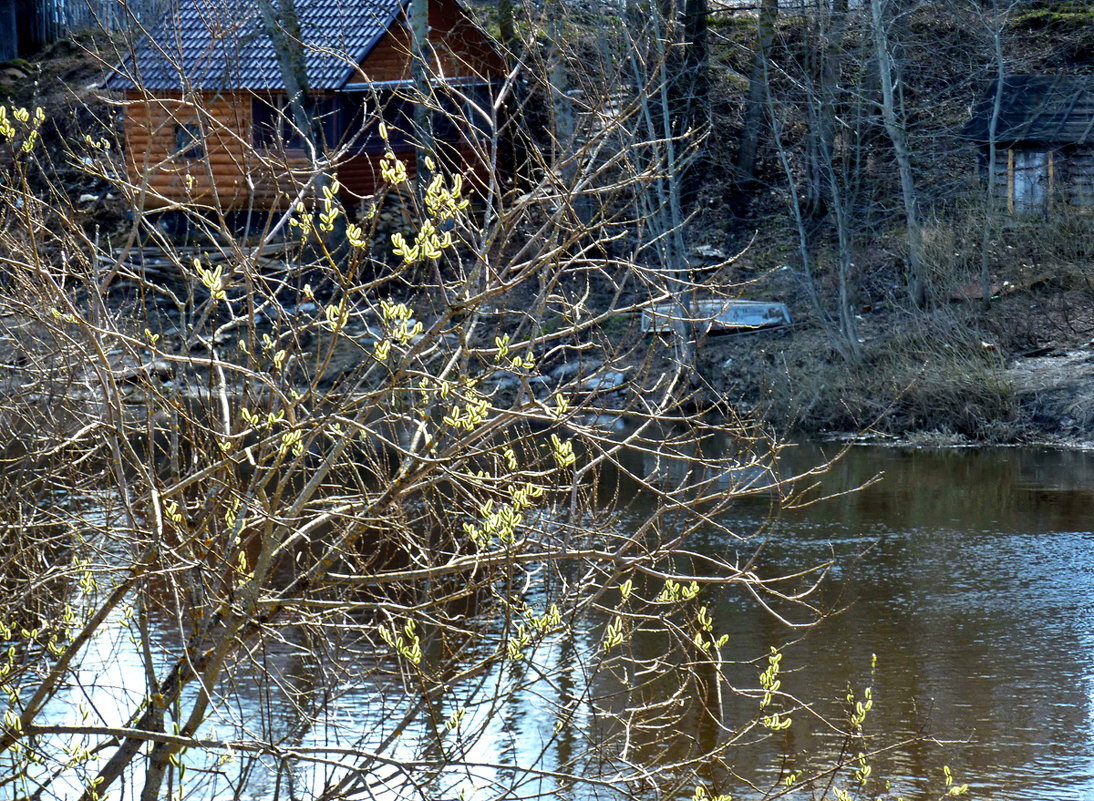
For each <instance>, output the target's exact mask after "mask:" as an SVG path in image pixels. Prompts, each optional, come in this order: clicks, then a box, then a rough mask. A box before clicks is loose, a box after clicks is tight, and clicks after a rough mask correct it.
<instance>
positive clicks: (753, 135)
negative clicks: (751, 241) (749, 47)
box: [736, 0, 779, 190]
mask: <svg viewBox="0 0 1094 801" xmlns="http://www.w3.org/2000/svg"><path fill="white" fill-rule="evenodd" d="M778 15H779V0H761V3H760V11H759V15H758V16H757V18H756V47H755V49H754V50H753V51H752V72H751V74H750V75H749V78H748V99H747V100H746V101H745V118H744V125H743V126H742V128H741V140H740V144H739V145H738V147H737V163H736V168H737V183H738V186H739V187H740V188H741V189H745V190H747V189H750V188H751V187H752V185H753V184H754V182H755V180H756V159H757V156H758V155H759V152H760V138H761V134H762V132H763V129H764V121H765V117H766V116H767V115H766V114H765V106H766V104H765V102H764V92H765V91H766V88H765V82H766V75H767V60H768V58H770V55H771V45H772V44H773V43H774V41H775V20H776V19H777V18H778Z"/></svg>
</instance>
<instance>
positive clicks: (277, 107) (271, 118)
mask: <svg viewBox="0 0 1094 801" xmlns="http://www.w3.org/2000/svg"><path fill="white" fill-rule="evenodd" d="M314 108H315V115H316V116H317V117H318V118H319V128H320V132H321V134H322V136H323V140H324V141H323V142H322V144H324V145H326V146H334V145H336V144H337V143H338V140H339V139H340V138H341V136H340V133H341V132H340V128H341V125H340V122H341V116H342V114H341V108H342V103H341V98H337V97H321V98H318V99H317V100H316V101H315V106H314ZM251 127H252V141H253V142H254V145H255V147H259V148H263V149H266V150H303V149H304V136H303V135H302V134H301V132H300V129H299V128H297V126H296V123H295V120H294V119H293V113H292V107H291V105H290V104H289V101H288V98H287V97H286V96H285V95H266V96H262V95H255V96H253V97H252V98H251Z"/></svg>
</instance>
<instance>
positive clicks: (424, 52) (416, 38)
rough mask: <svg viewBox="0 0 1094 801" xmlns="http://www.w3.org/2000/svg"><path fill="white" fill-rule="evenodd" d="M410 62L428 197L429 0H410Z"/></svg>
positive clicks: (421, 176) (421, 183)
mask: <svg viewBox="0 0 1094 801" xmlns="http://www.w3.org/2000/svg"><path fill="white" fill-rule="evenodd" d="M410 29H411V64H412V67H411V69H412V72H413V76H414V94H415V97H414V141H415V149H414V152H415V159H416V161H417V167H418V194H419V195H421V196H422V197H424V196H425V190H426V187H427V186H429V181H430V175H429V172H430V170H429V168H428V165H427V164H426V159H428V158H431V157H432V155H433V150H434V148H433V124H432V123H433V114H432V112H431V110H430V107H429V103H428V101H429V99H430V98H431V96H432V88H431V86H430V75H431V73H432V70H431V69H430V63H429V58H430V48H429V0H411V3H410Z"/></svg>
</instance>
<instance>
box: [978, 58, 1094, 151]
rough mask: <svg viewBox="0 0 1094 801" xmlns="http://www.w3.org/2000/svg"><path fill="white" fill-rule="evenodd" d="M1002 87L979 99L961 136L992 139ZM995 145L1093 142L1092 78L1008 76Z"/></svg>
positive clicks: (993, 83)
mask: <svg viewBox="0 0 1094 801" xmlns="http://www.w3.org/2000/svg"><path fill="white" fill-rule="evenodd" d="M997 85H998V81H993V82H992V85H991V86H990V87H989V88H988V91H987V92H986V93H985V94H984V96H983V98H981V100H980V102H979V103H978V104H977V106H976V110H975V111H974V113H973V116H972V119H971V120H969V122H968V123H967V124H966V125H965V128H964V130H963V131H962V135H963V136H965V137H966V138H968V139H972V140H973V141H976V142H987V141H988V140H989V139H990V131H991V118H992V111H993V108H994V105H995V93H996V86H997ZM995 141H996V142H1007V143H1018V142H1030V143H1041V144H1086V143H1090V142H1094V77H1092V76H1084V75H1008V76H1006V77H1005V78H1004V79H1003V95H1002V104H1001V105H1000V108H999V119H998V121H997V123H996V128H995Z"/></svg>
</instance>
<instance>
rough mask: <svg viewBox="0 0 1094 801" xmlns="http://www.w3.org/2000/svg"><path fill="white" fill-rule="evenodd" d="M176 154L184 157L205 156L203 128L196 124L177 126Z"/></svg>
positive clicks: (197, 157)
mask: <svg viewBox="0 0 1094 801" xmlns="http://www.w3.org/2000/svg"><path fill="white" fill-rule="evenodd" d="M175 155H176V156H178V157H179V158H182V159H200V158H204V157H205V147H204V145H203V140H202V137H201V128H199V127H198V126H197V125H194V124H189V125H181V124H180V125H176V126H175Z"/></svg>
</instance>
